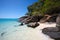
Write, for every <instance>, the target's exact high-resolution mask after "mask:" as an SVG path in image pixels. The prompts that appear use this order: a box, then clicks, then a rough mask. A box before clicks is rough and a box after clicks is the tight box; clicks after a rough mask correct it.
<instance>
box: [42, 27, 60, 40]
mask: <svg viewBox="0 0 60 40" xmlns="http://www.w3.org/2000/svg"><path fill="white" fill-rule="evenodd" d="M42 32H43V33H44V34H46V35H48V36H50V37H51V38H53V39H58V38H60V32H59V31H58V28H57V27H48V28H44V29H42Z"/></svg>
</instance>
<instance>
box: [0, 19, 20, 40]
mask: <svg viewBox="0 0 60 40" xmlns="http://www.w3.org/2000/svg"><path fill="white" fill-rule="evenodd" d="M19 24H20V23H19V22H18V19H0V40H4V39H3V37H4V35H5V34H6V35H7V34H9V33H12V32H13V31H15V30H16V28H15V27H16V26H18V25H19Z"/></svg>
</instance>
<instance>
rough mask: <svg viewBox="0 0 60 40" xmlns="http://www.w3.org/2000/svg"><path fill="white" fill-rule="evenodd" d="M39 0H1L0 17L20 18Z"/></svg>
mask: <svg viewBox="0 0 60 40" xmlns="http://www.w3.org/2000/svg"><path fill="white" fill-rule="evenodd" d="M37 1H38V0H0V18H19V17H21V16H23V15H25V13H26V12H27V6H29V5H31V4H33V3H34V2H37Z"/></svg>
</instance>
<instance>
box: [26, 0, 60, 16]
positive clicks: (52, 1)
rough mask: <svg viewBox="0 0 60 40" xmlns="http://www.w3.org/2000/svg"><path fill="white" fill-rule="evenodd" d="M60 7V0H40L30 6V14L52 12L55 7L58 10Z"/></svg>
mask: <svg viewBox="0 0 60 40" xmlns="http://www.w3.org/2000/svg"><path fill="white" fill-rule="evenodd" d="M57 8H58V9H59V8H60V0H38V2H35V3H33V4H32V5H30V6H28V13H27V14H28V15H40V14H42V15H44V14H45V13H47V14H49V13H52V12H51V11H53V9H54V10H55V11H56V10H58V9H57Z"/></svg>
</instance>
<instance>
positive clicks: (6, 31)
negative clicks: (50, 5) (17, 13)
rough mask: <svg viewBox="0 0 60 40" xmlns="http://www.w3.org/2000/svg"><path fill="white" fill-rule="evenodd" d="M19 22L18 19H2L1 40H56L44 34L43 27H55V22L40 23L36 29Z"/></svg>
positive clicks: (0, 23)
mask: <svg viewBox="0 0 60 40" xmlns="http://www.w3.org/2000/svg"><path fill="white" fill-rule="evenodd" d="M19 24H20V23H19V22H18V19H0V40H54V39H52V38H50V37H49V36H48V35H45V34H43V33H42V30H41V29H43V28H44V27H48V26H49V27H50V26H51V27H52V26H53V27H55V23H53V24H48V23H45V24H40V26H38V27H37V28H35V29H33V28H30V27H27V25H23V26H19ZM47 24H48V25H47Z"/></svg>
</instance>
